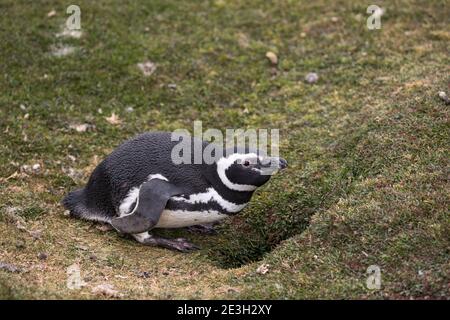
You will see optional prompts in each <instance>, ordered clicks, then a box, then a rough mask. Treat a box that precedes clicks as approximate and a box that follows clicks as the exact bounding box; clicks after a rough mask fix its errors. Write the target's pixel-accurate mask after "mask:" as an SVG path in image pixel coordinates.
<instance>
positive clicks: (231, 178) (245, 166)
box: [216, 149, 287, 191]
mask: <svg viewBox="0 0 450 320" xmlns="http://www.w3.org/2000/svg"><path fill="white" fill-rule="evenodd" d="M286 167H287V161H286V160H284V159H283V158H279V157H268V156H266V155H265V153H263V152H261V151H259V150H249V149H234V150H232V152H230V150H229V149H228V150H226V152H225V155H224V156H223V157H221V158H219V159H218V160H217V162H216V169H217V175H218V176H219V178H220V180H221V181H222V183H223V184H224V185H225V186H226V187H227V188H228V189H231V190H234V191H254V190H256V188H258V187H260V186H262V185H263V184H265V183H266V182H267V181H269V179H270V177H271V176H272V175H273V174H275V173H276V172H278V171H279V170H280V169H281V170H282V169H285V168H286Z"/></svg>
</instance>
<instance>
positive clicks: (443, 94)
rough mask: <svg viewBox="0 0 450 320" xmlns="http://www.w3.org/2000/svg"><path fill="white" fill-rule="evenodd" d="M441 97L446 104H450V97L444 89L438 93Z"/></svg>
mask: <svg viewBox="0 0 450 320" xmlns="http://www.w3.org/2000/svg"><path fill="white" fill-rule="evenodd" d="M438 96H439V98H441V99H442V100H443V101H444V102H445V103H446V104H450V98H449V97H448V96H447V94H446V93H445V92H444V91H440V92H439V94H438Z"/></svg>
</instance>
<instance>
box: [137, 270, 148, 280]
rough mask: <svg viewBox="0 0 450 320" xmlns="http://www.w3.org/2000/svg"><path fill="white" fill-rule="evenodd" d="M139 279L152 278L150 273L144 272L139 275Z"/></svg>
mask: <svg viewBox="0 0 450 320" xmlns="http://www.w3.org/2000/svg"><path fill="white" fill-rule="evenodd" d="M138 277H140V278H144V279H147V278H150V273H149V272H147V271H142V272H140V273H139V274H138Z"/></svg>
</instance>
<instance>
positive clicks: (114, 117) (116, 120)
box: [105, 112, 122, 126]
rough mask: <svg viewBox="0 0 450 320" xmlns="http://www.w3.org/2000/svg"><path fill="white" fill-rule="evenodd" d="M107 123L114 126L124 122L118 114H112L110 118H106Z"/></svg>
mask: <svg viewBox="0 0 450 320" xmlns="http://www.w3.org/2000/svg"><path fill="white" fill-rule="evenodd" d="M105 119H106V121H108V123H110V124H112V125H114V126H115V125H118V124H120V123H121V122H122V120H120V118H119V116H118V115H117V114H115V113H114V112H113V113H111V115H110V116H109V117H105Z"/></svg>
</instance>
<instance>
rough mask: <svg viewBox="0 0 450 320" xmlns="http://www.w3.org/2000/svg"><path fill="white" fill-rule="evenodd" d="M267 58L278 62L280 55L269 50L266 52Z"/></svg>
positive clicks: (273, 62) (274, 62)
mask: <svg viewBox="0 0 450 320" xmlns="http://www.w3.org/2000/svg"><path fill="white" fill-rule="evenodd" d="M266 58H267V59H269V61H270V62H271V63H272V64H278V57H277V55H276V54H275V53H273V52H272V51H269V52H267V53H266Z"/></svg>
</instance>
